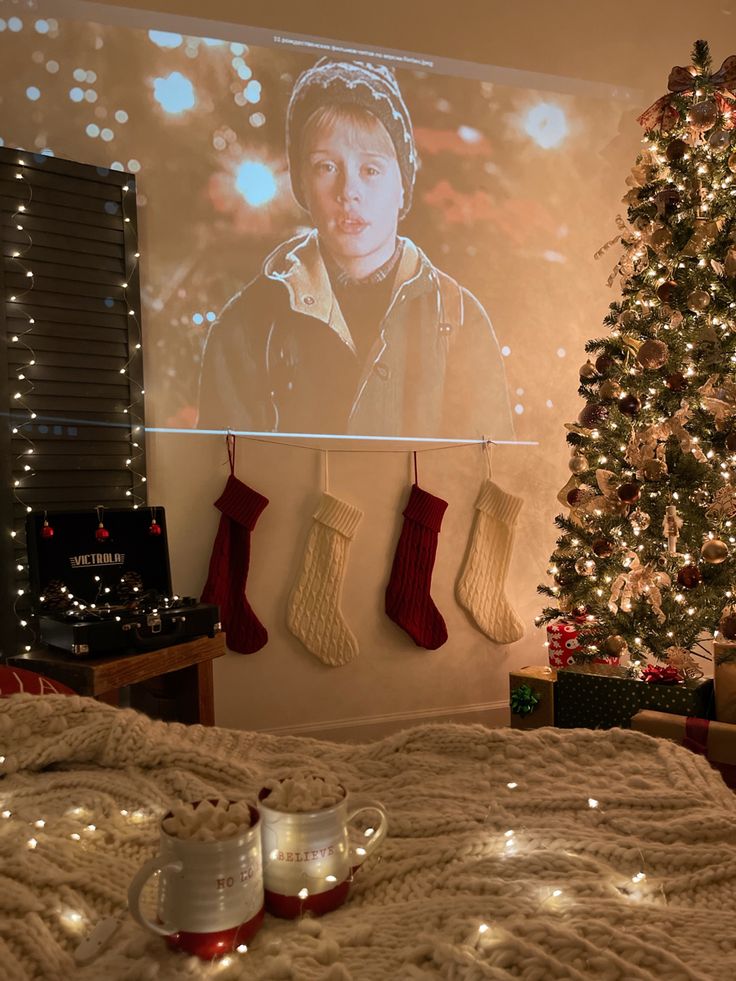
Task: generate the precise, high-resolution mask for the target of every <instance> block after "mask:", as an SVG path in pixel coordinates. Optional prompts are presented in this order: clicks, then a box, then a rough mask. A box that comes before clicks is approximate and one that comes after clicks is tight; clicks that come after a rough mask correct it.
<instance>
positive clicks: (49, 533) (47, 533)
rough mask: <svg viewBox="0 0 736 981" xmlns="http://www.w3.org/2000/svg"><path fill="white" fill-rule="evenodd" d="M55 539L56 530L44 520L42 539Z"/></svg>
mask: <svg viewBox="0 0 736 981" xmlns="http://www.w3.org/2000/svg"><path fill="white" fill-rule="evenodd" d="M53 537H54V529H53V528H52V527H51V525H50V524H49V523H48V521H46V519H45V518H44V522H43V527H42V528H41V538H53Z"/></svg>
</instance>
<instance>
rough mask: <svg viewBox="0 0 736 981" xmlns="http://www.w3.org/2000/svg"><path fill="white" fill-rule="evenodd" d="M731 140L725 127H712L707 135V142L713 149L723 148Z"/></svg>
mask: <svg viewBox="0 0 736 981" xmlns="http://www.w3.org/2000/svg"><path fill="white" fill-rule="evenodd" d="M730 142H731V137H730V136H729V134H728V133H727V131H726V130H725V129H714V130H713V132H712V133H711V134H710V136H709V137H708V143H709V144H710V145H711V146H712V147H713V149H714V150H725V149H726V147H727V146H728V144H729V143H730Z"/></svg>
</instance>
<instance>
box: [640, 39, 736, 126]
mask: <svg viewBox="0 0 736 981" xmlns="http://www.w3.org/2000/svg"><path fill="white" fill-rule="evenodd" d="M705 80H706V81H707V82H708V83H709V84H710V85H712V86H713V88H715V89H716V90H718V91H716V92H715V93H714V97H715V100H716V102H717V103H718V108H719V109H720V111H721V112H724V111H725V110H726V109H728V107H729V105H728V100H729V99H733V98H734V92H733V90H734V89H735V88H736V55H730V56H729V57H728V58H726V60H725V61H724V62H723V64H722V65H721V67H720V68H719V69H718V71H717V72H715V73H714V74H713V75H708V76H705ZM667 88H668V89H669V90H670V93H671V94H670V95H663V96H662V97H661V98H659V99H657V101H656V102H655V103H653V104H652V105H651V106H649V108H648V109H645V110H644V112H643V113H642V114H641V116H639V118H638V119H637V122H638V123H640V124H641V125H642V126H643V127H644V129H645V130H650V129H660V128H661V126H662V123H663V121H664V119H665V115H666V113H667V110H668V109H671V108H672V96H673V95H684V94H685V93H690V92H692V91H693V89H694V88H695V74H694V70H693V68H692V67H687V68H685V67H682V66H677V65H676V66H675V67H674V68H673V69H672V71H671V72H670V77H669V79H668V80H667Z"/></svg>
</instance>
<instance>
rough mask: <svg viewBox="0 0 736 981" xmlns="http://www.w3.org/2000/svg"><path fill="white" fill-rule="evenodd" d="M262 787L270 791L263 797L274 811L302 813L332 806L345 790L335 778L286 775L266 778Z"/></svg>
mask: <svg viewBox="0 0 736 981" xmlns="http://www.w3.org/2000/svg"><path fill="white" fill-rule="evenodd" d="M264 788H265V789H266V790H269V791H270V793H269V794H268V796H267V797H265V799H264V803H266V804H267V805H268V806H269V807H270V808H271V809H272V810H274V811H286V812H288V813H289V814H304V813H306V812H307V811H322V810H325V809H326V808H328V807H334V806H335V804H339V803H340V801H342V800H344V798H345V791H344V789H343V788H342V786H341V785H340V784H339V783H338V782H337V781H336V780H329V779H327V778H325V777H312V776H307V777H286V778H284V779H283V780H267V781H266V783H265V784H264Z"/></svg>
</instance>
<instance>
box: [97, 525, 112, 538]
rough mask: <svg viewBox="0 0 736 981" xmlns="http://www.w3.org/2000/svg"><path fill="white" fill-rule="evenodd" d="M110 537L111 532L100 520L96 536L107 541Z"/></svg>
mask: <svg viewBox="0 0 736 981" xmlns="http://www.w3.org/2000/svg"><path fill="white" fill-rule="evenodd" d="M109 537H110V532H109V531H108V530H107V528H106V527H105V526H104V525H103V523H102V522H100V523H99V525H98V526H97V531H96V532H95V538H96V539H97V541H98V542H106V541H107V539H108V538H109Z"/></svg>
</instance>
